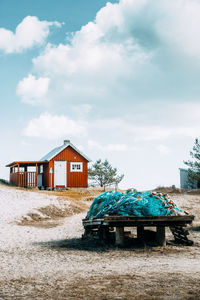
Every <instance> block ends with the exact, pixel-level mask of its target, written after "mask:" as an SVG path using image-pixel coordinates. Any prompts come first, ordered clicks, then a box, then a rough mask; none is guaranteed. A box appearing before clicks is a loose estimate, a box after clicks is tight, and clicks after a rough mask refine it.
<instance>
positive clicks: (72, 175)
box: [43, 146, 88, 187]
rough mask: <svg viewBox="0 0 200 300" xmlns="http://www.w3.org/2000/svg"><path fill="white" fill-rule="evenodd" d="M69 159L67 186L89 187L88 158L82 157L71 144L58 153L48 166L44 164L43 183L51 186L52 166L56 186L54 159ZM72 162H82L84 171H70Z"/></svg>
mask: <svg viewBox="0 0 200 300" xmlns="http://www.w3.org/2000/svg"><path fill="white" fill-rule="evenodd" d="M59 160H61V161H63V160H64V161H67V187H88V168H87V163H88V162H87V160H86V159H85V158H84V157H82V156H81V155H80V154H79V153H78V152H76V151H75V150H74V149H73V148H71V147H70V146H69V147H67V148H65V149H64V150H63V151H61V152H60V153H59V154H57V155H56V156H55V157H54V158H53V159H51V160H50V161H49V164H48V165H47V166H44V174H43V185H44V186H47V187H51V181H50V174H49V170H50V168H52V169H53V176H52V187H54V161H59ZM70 162H82V163H83V171H82V172H70Z"/></svg>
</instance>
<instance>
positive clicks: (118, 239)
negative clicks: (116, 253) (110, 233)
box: [115, 227, 124, 247]
mask: <svg viewBox="0 0 200 300" xmlns="http://www.w3.org/2000/svg"><path fill="white" fill-rule="evenodd" d="M115 244H116V245H117V246H122V247H123V246H124V227H116V232H115Z"/></svg>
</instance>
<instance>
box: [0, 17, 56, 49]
mask: <svg viewBox="0 0 200 300" xmlns="http://www.w3.org/2000/svg"><path fill="white" fill-rule="evenodd" d="M50 26H57V27H60V26H61V24H60V23H59V22H47V21H40V20H39V19H38V18H37V17H34V16H27V17H25V18H24V19H23V20H22V22H21V23H20V24H19V25H18V26H17V27H16V30H15V32H12V31H10V30H8V29H5V28H0V50H2V51H4V52H6V53H13V52H22V51H23V50H26V49H29V48H31V47H33V46H35V45H41V44H43V43H44V41H45V39H46V38H47V37H48V35H49V27H50Z"/></svg>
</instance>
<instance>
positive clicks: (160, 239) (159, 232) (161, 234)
mask: <svg viewBox="0 0 200 300" xmlns="http://www.w3.org/2000/svg"><path fill="white" fill-rule="evenodd" d="M156 242H157V244H158V246H165V245H166V240H165V227H164V226H157V227H156Z"/></svg>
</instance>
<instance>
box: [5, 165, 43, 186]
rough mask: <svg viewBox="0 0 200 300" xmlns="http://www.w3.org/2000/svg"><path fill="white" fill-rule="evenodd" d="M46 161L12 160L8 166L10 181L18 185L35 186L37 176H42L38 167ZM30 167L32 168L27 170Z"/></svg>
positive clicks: (36, 184)
mask: <svg viewBox="0 0 200 300" xmlns="http://www.w3.org/2000/svg"><path fill="white" fill-rule="evenodd" d="M46 163H47V162H46V161H20V162H13V163H11V164H9V165H7V167H10V183H11V184H12V185H15V186H19V187H30V188H33V187H37V186H38V176H42V174H41V172H40V169H39V167H40V166H42V165H44V164H46ZM30 168H32V169H33V170H31V171H29V169H30Z"/></svg>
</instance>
